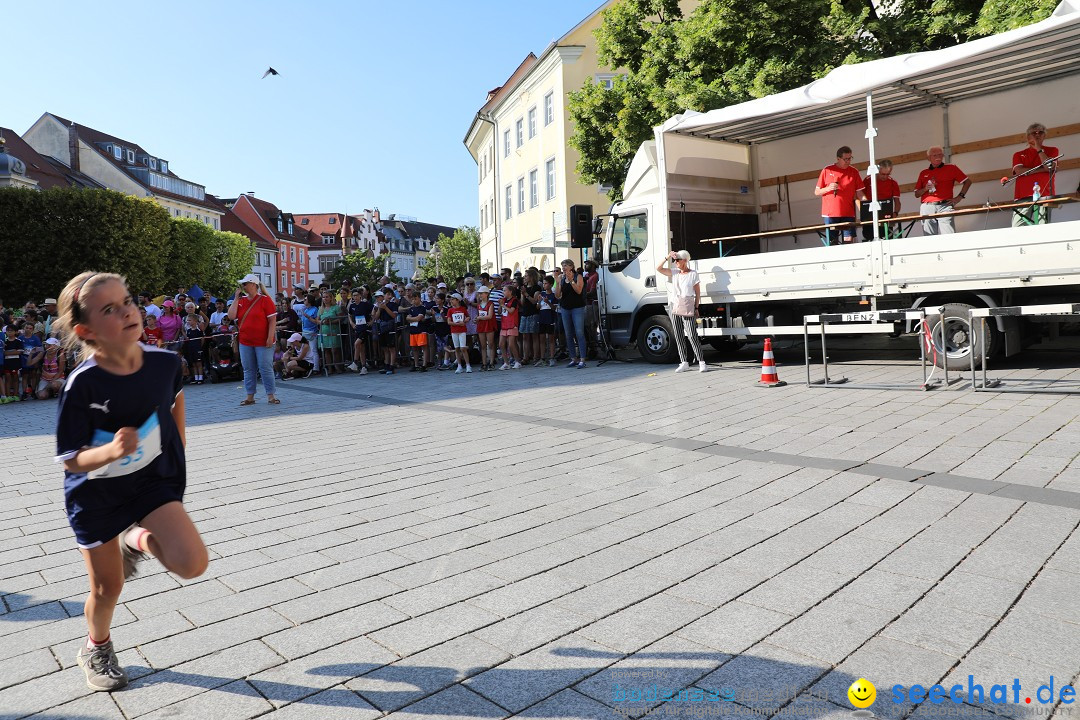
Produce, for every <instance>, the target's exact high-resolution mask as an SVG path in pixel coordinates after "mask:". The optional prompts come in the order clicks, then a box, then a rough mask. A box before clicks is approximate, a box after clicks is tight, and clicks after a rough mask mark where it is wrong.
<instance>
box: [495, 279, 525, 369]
mask: <svg viewBox="0 0 1080 720" xmlns="http://www.w3.org/2000/svg"><path fill="white" fill-rule="evenodd" d="M503 293H504V295H503V300H502V320H501V322H502V329H501V330H500V331H499V347H500V348H501V349H502V356H503V364H502V365H501V366H500V367H499V369H500V370H510V369H514V370H517V369H519V368H521V353H520V352H519V351H518V313H519V312H520V310H521V303H520V302H519V301H518V289H517V286H515V285H513V284H509V283H508V284H507V285H506V286H505V289H504V290H503ZM511 356H512V357H513V358H514V363H513V364H512V365H511V364H510V358H511Z"/></svg>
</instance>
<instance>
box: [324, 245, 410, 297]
mask: <svg viewBox="0 0 1080 720" xmlns="http://www.w3.org/2000/svg"><path fill="white" fill-rule="evenodd" d="M387 266H389V268H390V272H386V270H387ZM383 277H389V278H390V279H391V280H393V281H394V282H397V281H398V280H400V279H401V278H399V277H398V274H397V271H396V270H394V263H393V262H390V255H389V253H383V254H382V255H376V256H371V255H369V254H367V253H366V252H354V253H350V254H348V255H346V256H345V257H344V258H343V259H342V261H341V262H340V263H338V265H337V267H335V268H334V270H333V271H332V272H331V273H330V285H331V286H332V287H339V286H340V285H341V281H342V280H348V281H350V282H351V283H352V284H353V286H357V285H366V286H367V287H368V288H371V289H373V290H374V289H375V288H377V286H378V285H379V280H380V279H381V278H383Z"/></svg>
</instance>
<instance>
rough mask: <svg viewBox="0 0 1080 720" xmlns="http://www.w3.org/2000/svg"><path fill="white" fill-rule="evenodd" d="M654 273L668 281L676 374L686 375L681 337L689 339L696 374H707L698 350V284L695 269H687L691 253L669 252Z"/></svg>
mask: <svg viewBox="0 0 1080 720" xmlns="http://www.w3.org/2000/svg"><path fill="white" fill-rule="evenodd" d="M656 271H657V272H658V273H660V274H661V275H666V276H667V278H668V312H670V314H671V329H672V330H673V331H674V336H673V337H672V342H674V343H675V347H676V348H678V349H679V367H677V368H675V372H677V373H681V372H686V371H687V370H689V369H690V363H688V362H687V361H686V348H684V347H683V337H684V336H685V337H687V338H689V340H690V344H691V345H692V346H693V348H694V355H695V356H696V357H697V361H698V372H706V371H707V370H708V366H707V365H706V364H705V356H704V354H703V353H702V350H701V341H700V340H699V339H698V336H697V322H696V320H697V317H698V315H699V310H700V308H701V281H700V280H699V279H698V274H697V271H696V270H691V269H690V253H688V252H687V251H685V250H679V251H678V252H672V253H670V254H669V255H668V256H667V257H666V258H664V261H663V262H662V263H660V264H659V265H657V266H656Z"/></svg>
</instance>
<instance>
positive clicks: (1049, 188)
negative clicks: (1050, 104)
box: [1012, 123, 1058, 227]
mask: <svg viewBox="0 0 1080 720" xmlns="http://www.w3.org/2000/svg"><path fill="white" fill-rule="evenodd" d="M1045 139H1046V126H1045V125H1043V124H1042V123H1032V124H1031V125H1028V129H1027V144H1028V146H1027V147H1026V148H1024V149H1023V150H1021V151H1020V152H1017V153H1013V160H1012V161H1013V169H1012V174H1013V177H1016V176H1017V175H1019V174H1020V173H1022V172H1024V171H1026V170H1030V169H1031V168H1036V167H1039V166H1040V165H1042V164H1043V163H1046V162H1049V161H1050V160H1053V159H1054V158H1056V157H1057V156H1058V149H1057V148H1056V147H1050V146H1049V145H1043V140H1045ZM1053 169H1054V164H1053V163H1051V164H1050V166H1049V167H1047V168H1045V169H1043V170H1042V171H1040V172H1036V173H1031V174H1030V175H1025V176H1024V177H1018V178H1016V182H1014V183H1013V197H1014V198H1015V200H1016V202H1030V201H1031V199H1032V197H1033V195H1034V190H1035V183H1039V195H1041V196H1043V197H1045V196H1047V195H1053V194H1054V175H1053V173H1052V172H1051V171H1052V170H1053ZM1032 210H1033V208H1025V209H1024V210H1019V211H1015V212H1013V216H1012V226H1013V227H1024V226H1025V225H1033V224H1040V225H1041V224H1044V223H1048V222H1050V208H1049V207H1048V206H1046V205H1043V206H1042V207H1040V208H1039V217H1038V223H1036V222H1035V221H1034V215H1035V214H1034V213H1033V212H1032Z"/></svg>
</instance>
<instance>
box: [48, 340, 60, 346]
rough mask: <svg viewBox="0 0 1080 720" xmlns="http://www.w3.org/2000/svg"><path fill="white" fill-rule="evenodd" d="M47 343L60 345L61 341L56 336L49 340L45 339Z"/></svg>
mask: <svg viewBox="0 0 1080 720" xmlns="http://www.w3.org/2000/svg"><path fill="white" fill-rule="evenodd" d="M45 344H46V345H59V344H60V341H59V340H57V339H56V338H49V339H48V340H46V341H45Z"/></svg>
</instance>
